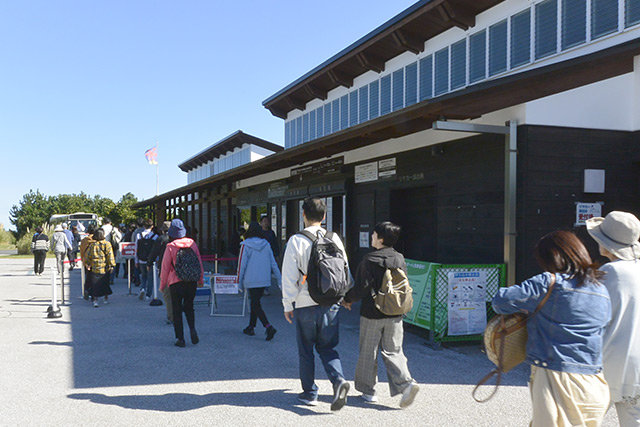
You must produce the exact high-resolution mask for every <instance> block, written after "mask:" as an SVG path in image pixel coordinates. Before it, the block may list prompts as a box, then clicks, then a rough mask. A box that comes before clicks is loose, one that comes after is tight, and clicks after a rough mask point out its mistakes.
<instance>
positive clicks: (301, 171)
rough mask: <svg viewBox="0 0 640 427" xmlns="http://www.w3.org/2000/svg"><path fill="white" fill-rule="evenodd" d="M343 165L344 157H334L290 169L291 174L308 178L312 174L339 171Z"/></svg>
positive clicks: (328, 173) (318, 174)
mask: <svg viewBox="0 0 640 427" xmlns="http://www.w3.org/2000/svg"><path fill="white" fill-rule="evenodd" d="M342 165H344V157H336V158H335V159H329V160H323V161H321V162H318V163H313V164H310V165H306V166H301V167H299V168H293V169H291V176H299V177H300V180H303V179H304V178H310V177H312V176H326V175H333V174H337V173H340V171H341V170H342Z"/></svg>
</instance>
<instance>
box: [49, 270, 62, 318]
mask: <svg viewBox="0 0 640 427" xmlns="http://www.w3.org/2000/svg"><path fill="white" fill-rule="evenodd" d="M57 282H58V278H57V274H56V270H55V269H54V268H53V267H51V305H50V306H49V308H47V311H48V314H47V317H48V318H49V319H57V318H59V317H62V312H61V311H60V307H58V292H57V289H56V286H57V284H58V283H57Z"/></svg>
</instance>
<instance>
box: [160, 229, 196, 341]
mask: <svg viewBox="0 0 640 427" xmlns="http://www.w3.org/2000/svg"><path fill="white" fill-rule="evenodd" d="M168 234H169V243H167V247H166V249H165V251H164V256H163V257H162V269H161V270H160V290H161V291H163V290H164V289H165V288H167V287H169V292H170V293H171V303H172V304H173V329H174V330H175V333H176V344H175V345H176V346H178V347H184V346H185V342H184V329H183V326H182V312H184V315H185V316H186V318H187V324H188V325H189V330H190V331H191V342H192V343H193V344H198V342H199V341H200V339H199V338H198V333H197V332H196V319H195V314H194V312H193V300H194V298H195V296H196V287H197V283H203V269H202V259H201V258H200V251H199V250H198V245H196V242H194V241H193V239H190V238H189V237H185V236H186V234H187V230H186V229H185V227H184V224H183V223H182V221H181V220H179V219H174V220H172V221H171V226H170V227H169V232H168ZM185 248H190V249H191V250H192V251H193V252H194V253H195V255H196V256H197V257H198V262H199V263H200V278H199V279H197V280H196V281H184V280H182V279H180V277H178V274H177V273H176V268H175V265H176V257H177V255H178V251H180V249H185Z"/></svg>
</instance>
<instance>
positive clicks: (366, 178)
mask: <svg viewBox="0 0 640 427" xmlns="http://www.w3.org/2000/svg"><path fill="white" fill-rule="evenodd" d="M377 180H378V162H372V163H365V164H363V165H357V166H356V169H355V181H356V184H359V183H361V182H370V181H377Z"/></svg>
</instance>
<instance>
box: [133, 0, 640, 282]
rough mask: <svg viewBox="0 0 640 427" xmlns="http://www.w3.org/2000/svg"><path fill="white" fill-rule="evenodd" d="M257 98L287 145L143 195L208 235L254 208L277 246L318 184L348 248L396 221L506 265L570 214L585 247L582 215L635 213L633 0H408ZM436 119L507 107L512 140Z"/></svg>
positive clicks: (564, 225)
mask: <svg viewBox="0 0 640 427" xmlns="http://www.w3.org/2000/svg"><path fill="white" fill-rule="evenodd" d="M285 51H286V48H285V47H284V46H283V52H285ZM263 104H264V106H265V107H266V108H267V109H269V111H271V112H272V113H273V114H274V116H276V117H279V118H281V119H283V120H284V146H285V149H284V150H282V149H276V148H273V149H272V150H271V154H269V155H268V156H266V157H264V158H262V159H257V160H255V161H253V162H251V163H247V164H244V165H240V166H237V167H235V168H233V169H230V170H227V171H224V172H222V173H219V174H216V175H212V176H209V177H206V178H203V179H200V180H195V181H191V182H189V184H188V185H187V186H185V187H181V188H179V189H176V190H173V191H170V192H168V193H165V194H162V195H159V196H157V197H155V198H152V199H149V200H146V201H143V202H140V203H139V204H138V207H145V206H148V207H150V208H151V209H152V211H153V212H154V215H156V217H157V218H164V217H171V216H181V217H183V218H186V219H187V221H188V223H190V224H196V225H200V223H202V224H203V225H202V226H201V227H199V230H200V234H199V235H198V239H199V242H198V243H199V244H200V243H201V242H202V244H203V245H204V247H205V248H208V249H209V250H211V251H213V250H218V251H219V250H220V249H221V248H224V246H225V244H226V242H228V239H229V236H230V234H231V232H232V231H233V230H234V229H236V227H239V226H241V222H243V221H246V218H251V219H259V217H260V215H262V214H266V215H269V216H270V218H271V219H272V221H271V222H272V227H273V228H274V231H276V235H277V236H278V238H279V239H281V240H282V243H283V244H284V243H285V242H286V240H287V238H288V237H290V236H291V235H292V234H293V233H295V232H297V231H298V230H299V229H300V228H301V212H300V205H301V201H302V200H303V199H304V198H305V197H308V196H319V197H323V198H326V200H327V205H328V206H329V209H330V214H329V216H328V218H327V227H329V228H331V229H333V230H334V231H336V232H340V234H342V235H343V236H344V238H345V242H346V246H347V251H348V252H349V257H350V259H352V260H353V261H354V262H357V261H358V260H359V259H360V258H361V257H362V256H363V255H364V254H365V253H366V251H367V250H368V248H369V239H370V234H371V231H372V229H373V226H374V225H375V223H376V222H378V221H382V220H391V221H394V222H396V223H398V224H400V225H401V226H402V227H403V230H404V233H403V235H402V238H401V240H400V241H399V243H398V249H399V250H400V251H402V252H403V253H405V255H406V257H407V258H413V259H419V260H425V261H434V262H440V263H473V264H477V263H502V262H505V263H507V264H508V265H509V266H512V267H515V276H514V280H515V279H517V280H520V279H523V278H526V277H528V276H530V275H532V274H535V273H536V272H537V271H538V267H537V265H536V263H535V260H534V257H533V247H534V246H535V243H536V242H537V240H538V239H539V238H540V237H542V236H543V235H544V234H546V233H548V232H550V231H553V230H558V229H567V230H574V231H576V232H577V233H578V235H579V236H580V237H583V241H585V243H587V246H588V248H589V249H590V251H591V252H592V255H594V256H596V254H597V252H596V247H595V243H593V242H591V240H590V239H588V238H587V237H586V233H585V230H584V226H583V224H584V219H585V217H586V216H585V215H591V214H594V213H597V212H598V209H599V210H600V212H601V214H602V215H603V216H604V215H605V214H606V213H607V212H609V211H611V210H626V211H629V212H632V213H634V214H636V215H640V193H639V192H638V185H639V184H640V0H622V1H618V0H615V1H598V2H595V0H590V1H586V2H569V1H564V0H542V1H538V0H536V1H524V0H508V1H497V0H491V1H489V0H487V1H485V0H474V1H471V0H468V1H467V0H456V1H453V0H422V1H418V2H417V3H415V4H414V5H413V6H411V7H410V8H408V9H407V10H405V11H404V12H402V13H400V14H399V15H397V16H395V17H393V18H391V19H390V20H389V21H388V22H386V23H385V24H383V25H381V26H380V27H378V28H377V29H375V30H374V31H372V32H371V33H369V34H367V35H365V36H364V37H363V38H361V39H360V40H358V41H356V42H355V43H353V44H351V45H350V46H348V47H347V48H345V49H344V50H343V51H341V52H339V53H338V54H336V55H335V56H334V57H332V58H330V59H329V60H328V61H326V62H324V63H322V64H320V65H319V66H318V67H316V68H315V69H313V70H311V71H310V72H309V73H307V74H305V75H304V76H301V77H300V78H299V79H297V80H296V81H294V82H293V83H291V84H290V85H288V86H286V87H285V88H284V89H282V90H280V91H279V92H277V93H276V94H274V95H273V96H271V97H270V98H268V99H267V100H265V101H264V102H263ZM438 121H440V122H442V121H447V122H449V123H464V124H468V125H493V126H495V125H499V126H503V125H505V123H507V122H513V121H515V122H517V127H516V131H517V136H516V138H517V139H516V143H515V146H513V147H511V146H509V144H507V143H506V141H505V136H504V135H496V134H491V133H483V132H481V131H477V132H476V133H459V132H452V131H443V130H438V127H437V126H436V127H434V126H433V123H434V122H438ZM476 129H480V128H476ZM243 135H245V136H246V134H243ZM247 137H248V136H247ZM267 144H268V143H267ZM276 147H277V146H276ZM278 148H281V147H278ZM185 163H188V162H185ZM183 165H185V164H183ZM183 165H181V167H182V166H183ZM187 166H188V167H191V163H189V164H188V165H187ZM183 170H185V169H183ZM190 171H191V169H189V170H187V172H189V173H191V172H190ZM511 174H513V176H511ZM508 183H512V184H513V185H514V188H515V192H514V195H513V197H512V196H511V195H510V194H509V191H508V190H507V188H508V185H507V184H508ZM508 206H515V226H514V228H513V230H514V231H513V232H508V231H507V230H508V229H509V228H508V227H505V223H506V222H508V221H510V219H509V216H508V213H507V210H508V209H507V207H508ZM214 215H215V219H214ZM204 223H206V224H217V225H214V226H207V227H209V228H207V227H205V226H204ZM512 238H515V251H514V252H513V253H514V255H508V251H505V246H506V242H507V241H508V240H509V239H512ZM218 253H220V252H218Z"/></svg>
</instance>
